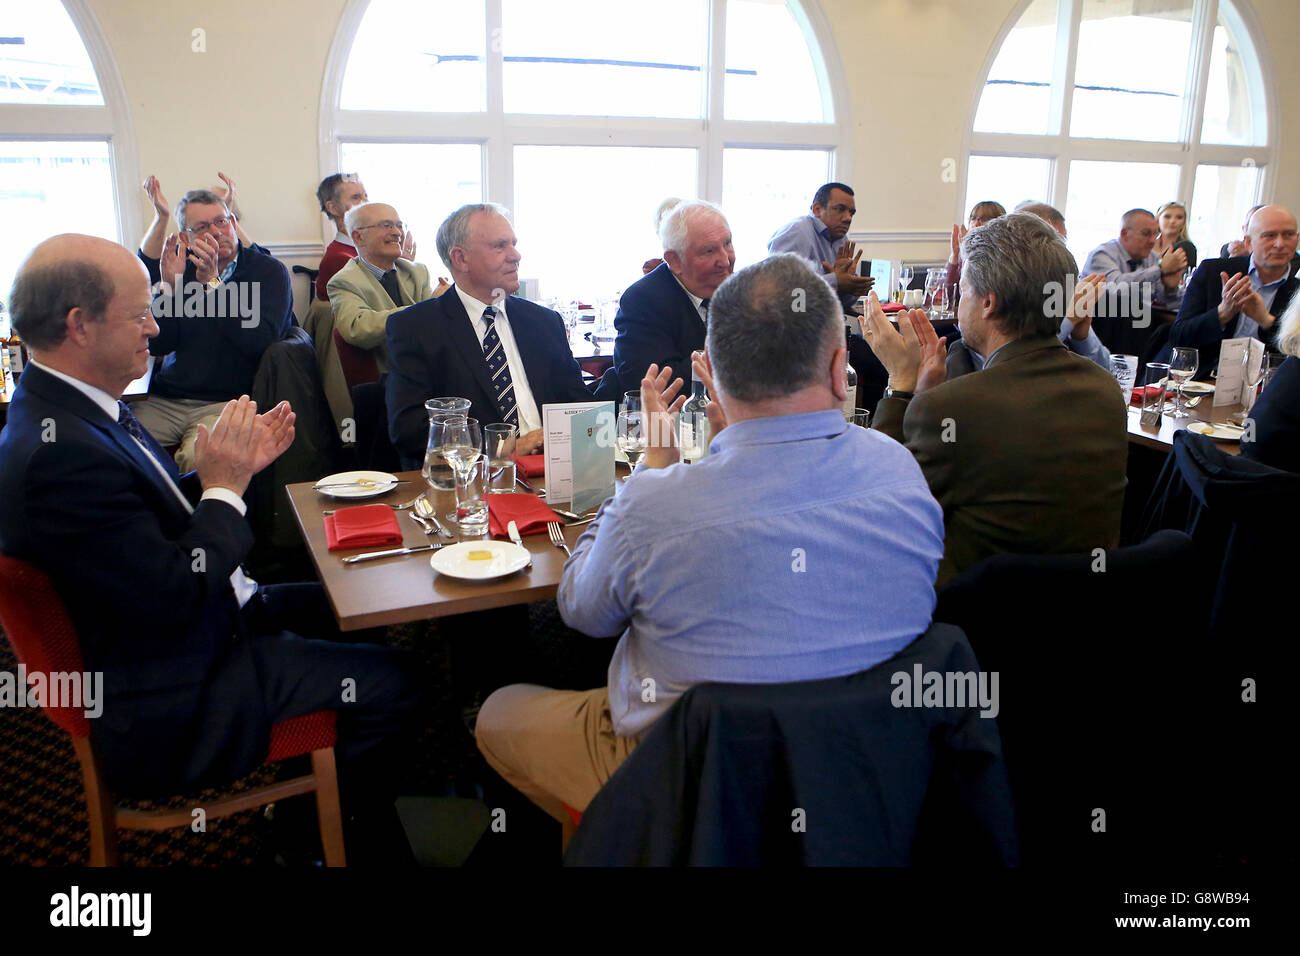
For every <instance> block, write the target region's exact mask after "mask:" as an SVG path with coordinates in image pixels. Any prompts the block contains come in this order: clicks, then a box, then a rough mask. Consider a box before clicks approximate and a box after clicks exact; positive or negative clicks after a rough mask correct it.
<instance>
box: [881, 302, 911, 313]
mask: <svg viewBox="0 0 1300 956" xmlns="http://www.w3.org/2000/svg"><path fill="white" fill-rule="evenodd" d="M906 309H907V306H905V305H903V303H901V302H882V303H880V311H881V312H883V313H885V315H890V314H891V313H894V312H903V311H905V310H906Z"/></svg>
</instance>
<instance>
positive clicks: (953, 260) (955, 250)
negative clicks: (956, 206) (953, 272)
mask: <svg viewBox="0 0 1300 956" xmlns="http://www.w3.org/2000/svg"><path fill="white" fill-rule="evenodd" d="M966 232H967V229H966V227H965V226H963V225H962V224H961V223H959V222H954V223H953V224H952V252H951V253H950V254H949V255H948V263H949V265H954V266H955V265H957V263H959V262H961V243H962V240H963V239H965V238H966Z"/></svg>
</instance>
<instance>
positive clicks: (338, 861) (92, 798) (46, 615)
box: [0, 554, 346, 866]
mask: <svg viewBox="0 0 1300 956" xmlns="http://www.w3.org/2000/svg"><path fill="white" fill-rule="evenodd" d="M0 626H2V627H3V628H4V632H5V634H6V635H7V636H8V638H9V641H10V643H11V644H12V645H13V648H14V652H15V654H16V655H17V657H18V660H19V661H20V662H21V663H23V664H24V665H26V667H27V671H28V673H36V672H39V673H44V674H56V673H81V672H84V670H85V667H84V663H83V660H82V655H81V646H80V644H79V642H78V640H77V634H76V630H75V628H74V627H73V624H72V620H71V618H69V617H68V613H67V609H66V608H65V607H64V604H63V600H62V599H61V598H60V597H59V594H58V592H57V591H56V590H55V588H54V582H53V581H51V580H50V577H49V575H47V574H46V573H45V572H44V571H42V570H41V569H40V568H37V567H36V566H35V565H32V564H28V563H27V562H26V561H20V560H19V559H17V558H13V557H10V556H8V555H5V554H0ZM41 707H42V709H43V710H44V711H45V714H46V716H47V717H49V718H50V720H52V721H53V722H54V723H55V724H57V725H58V726H59V727H60V728H62V729H63V730H64V731H66V732H67V734H68V736H69V737H71V738H72V746H73V750H74V751H75V752H76V754H77V760H78V762H79V763H80V765H81V776H82V782H83V784H84V785H85V791H86V810H87V813H88V816H89V817H90V865H91V866H117V865H118V864H119V862H120V856H119V852H118V845H117V830H118V829H123V830H169V829H172V828H174V827H184V826H190V825H191V823H193V820H194V817H193V814H192V810H191V809H190V808H188V807H181V808H178V809H157V810H138V809H131V808H127V807H122V806H118V805H117V802H116V799H115V797H114V795H113V793H112V792H111V790H110V789H109V788H108V786H107V785H106V784H105V782H104V776H103V772H102V768H101V766H100V763H99V758H98V756H97V755H96V752H95V747H94V744H93V743H92V741H91V738H90V721H89V720H88V719H87V718H86V715H85V712H84V710H83V709H82V708H80V707H70V706H60V702H56V701H48V700H46V701H42V702H41ZM335 717H336V714H335V712H334V711H332V710H322V711H317V712H315V713H312V714H303V715H302V716H299V717H292V718H290V719H288V720H282V721H280V722H279V723H276V724H275V725H273V726H272V727H271V742H270V746H269V748H268V750H267V755H266V761H265V762H266V763H275V762H277V761H280V760H287V759H289V758H290V757H297V756H301V755H303V754H311V772H310V773H308V774H304V775H302V776H297V777H293V778H291V779H288V780H281V781H277V782H276V783H272V784H267V785H265V786H261V787H256V788H254V789H252V790H249V791H247V792H244V793H238V794H233V795H230V796H226V797H221V798H219V799H216V800H204V801H203V810H204V811H205V813H206V816H207V819H209V820H215V819H220V818H221V817H228V816H230V815H231V814H234V813H240V812H242V811H245V810H252V809H255V808H257V807H261V806H265V805H266V804H268V803H273V802H275V801H278V800H287V799H288V798H290V797H294V796H297V795H299V794H304V793H315V794H316V810H317V814H318V817H319V820H320V836H321V845H322V847H323V848H324V851H325V865H326V866H345V865H346V857H345V855H344V850H343V817H342V813H341V811H340V807H339V788H338V775H337V772H336V768H335V761H334V742H335V739H336V732H335Z"/></svg>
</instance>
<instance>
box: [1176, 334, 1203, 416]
mask: <svg viewBox="0 0 1300 956" xmlns="http://www.w3.org/2000/svg"><path fill="white" fill-rule="evenodd" d="M1199 361H1200V355H1199V353H1198V352H1197V351H1196V349H1189V348H1182V347H1180V348H1175V349H1174V354H1173V356H1172V357H1171V358H1170V359H1169V377H1170V378H1172V379H1173V380H1174V381H1175V382H1177V383H1178V392H1177V394H1176V395H1175V397H1174V410H1173V411H1172V412H1170V413H1169V417H1170V418H1191V416H1192V413H1191V412H1189V411H1188V410H1187V409H1185V408H1183V384H1184V383H1185V382H1187V381H1188V380H1190V379H1191V377H1192V376H1193V375H1195V374H1196V368H1197V365H1198V363H1199Z"/></svg>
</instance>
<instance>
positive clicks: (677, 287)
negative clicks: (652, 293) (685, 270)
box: [655, 262, 708, 338]
mask: <svg viewBox="0 0 1300 956" xmlns="http://www.w3.org/2000/svg"><path fill="white" fill-rule="evenodd" d="M659 270H663V279H662V280H661V281H662V283H663V286H664V290H665V292H666V294H667V295H669V296H675V297H676V301H678V302H680V303H681V307H682V321H684V322H686V323H687V328H689V329H691V330H692V331H698V332H699V333H700V337H701V338H703V337H704V335H705V333H706V332H707V331H708V330H707V329H706V328H705V327H704V319H702V318H701V317H700V310H699V309H697V308H695V300H694V299H692V298H691V296H690V293H688V292H687V291H686V289H685V287H684V286H683V285H682V284H681V283H680V282H678V281H677V277H676V276H675V275H673V270H672V269H670V268H668V263H666V262H663V263H660V264H659V266H658V268H657V269H656V270H655V271H656V272H657V271H659Z"/></svg>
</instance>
